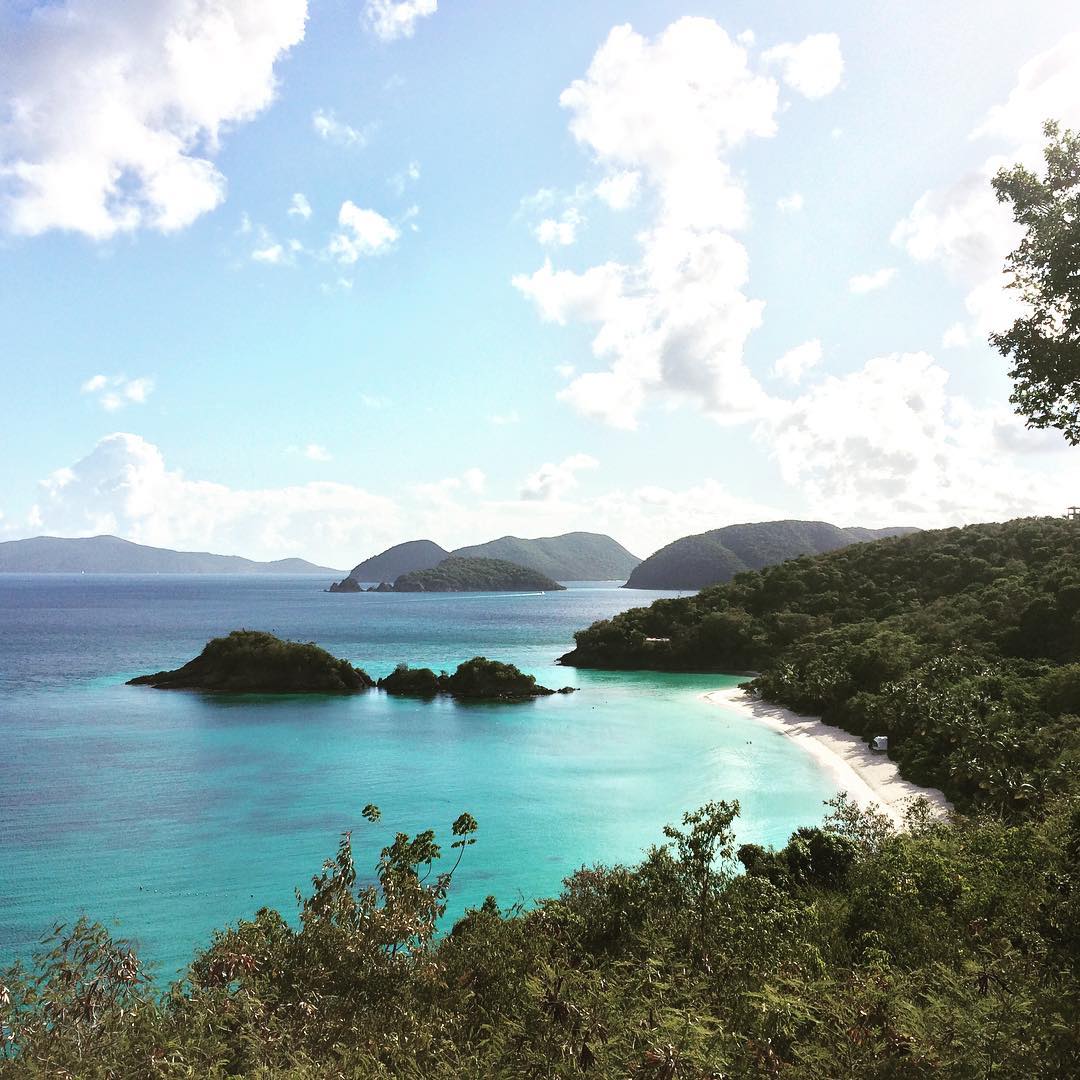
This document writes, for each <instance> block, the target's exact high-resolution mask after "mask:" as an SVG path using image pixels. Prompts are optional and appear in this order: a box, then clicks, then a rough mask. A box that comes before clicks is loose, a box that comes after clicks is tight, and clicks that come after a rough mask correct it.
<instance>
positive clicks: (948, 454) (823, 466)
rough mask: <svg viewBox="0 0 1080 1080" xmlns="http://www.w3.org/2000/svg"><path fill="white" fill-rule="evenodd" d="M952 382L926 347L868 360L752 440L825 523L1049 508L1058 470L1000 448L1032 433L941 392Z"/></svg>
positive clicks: (969, 517)
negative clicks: (1039, 467)
mask: <svg viewBox="0 0 1080 1080" xmlns="http://www.w3.org/2000/svg"><path fill="white" fill-rule="evenodd" d="M948 379H949V376H948V373H947V372H946V371H945V370H944V369H943V368H942V367H941V366H940V365H938V364H937V362H936V361H935V360H934V358H933V357H932V356H930V355H928V354H926V353H894V354H890V355H887V356H880V357H876V358H874V359H872V360H870V361H868V362H867V363H866V364H865V365H864V366H863V367H862V368H861V369H859V370H857V371H854V372H852V373H851V374H849V375H845V376H842V377H837V376H829V377H827V378H825V379H824V380H823V381H821V382H820V383H817V384H815V385H814V386H812V387H811V388H810V389H808V390H807V392H806V393H805V394H804V395H803V396H802V397H800V398H798V399H796V400H795V401H794V402H791V403H789V404H788V405H787V407H786V408H785V409H784V410H782V411H781V412H778V413H777V415H776V416H775V417H773V418H771V419H770V420H768V421H766V422H764V423H762V424H761V425H760V426H759V428H758V431H757V438H758V439H759V440H760V441H761V442H762V443H764V444H765V445H767V446H768V447H769V450H770V452H771V453H772V455H773V456H774V457H775V459H776V461H777V463H778V465H779V467H780V472H781V475H782V477H783V479H784V480H785V481H786V482H787V483H788V484H790V485H792V486H793V487H795V488H797V489H798V490H799V491H800V492H801V493H802V495H803V496H804V498H806V499H807V501H808V502H809V504H810V505H811V507H812V508H813V509H814V511H815V512H816V513H819V514H821V515H822V516H825V517H827V518H828V519H829V520H833V521H849V522H861V523H878V524H887V523H889V522H892V523H894V524H905V523H910V524H920V525H922V524H925V525H940V524H944V523H948V522H956V521H976V520H994V519H1000V518H1001V517H1007V516H1016V515H1025V514H1042V513H1050V512H1054V511H1055V510H1056V509H1057V504H1058V503H1059V502H1060V501H1061V495H1060V491H1061V477H1060V475H1059V476H1055V477H1053V478H1051V477H1047V476H1044V475H1041V474H1039V473H1038V472H1035V471H1031V470H1029V469H1026V468H1024V467H1023V466H1022V465H1021V464H1018V463H1017V462H1016V460H1015V459H1010V458H1009V457H1006V456H1004V455H1003V451H1004V450H1005V449H1006V448H1007V446H1008V440H1012V442H1013V449H1015V447H1016V446H1018V445H1023V444H1027V445H1032V444H1033V442H1034V441H1037V440H1033V439H1032V438H1030V436H1031V435H1032V433H1029V432H1025V431H1024V430H1023V429H1022V428H1020V427H1019V425H1017V424H1016V423H1014V422H1012V421H1011V420H1010V419H1009V418H1008V414H1007V413H1005V412H1004V411H1003V410H986V409H976V408H974V407H973V406H972V405H971V404H970V403H969V402H967V401H966V400H965V399H964V398H962V397H960V396H958V395H954V394H951V393H949V391H948ZM1073 471H1074V473H1075V471H1076V470H1075V469H1074V470H1073Z"/></svg>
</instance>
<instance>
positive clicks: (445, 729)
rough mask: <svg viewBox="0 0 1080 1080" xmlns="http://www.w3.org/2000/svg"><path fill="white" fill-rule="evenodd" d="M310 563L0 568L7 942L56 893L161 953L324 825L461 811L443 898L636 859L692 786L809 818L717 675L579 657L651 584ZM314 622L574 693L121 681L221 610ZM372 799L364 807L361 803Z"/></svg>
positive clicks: (375, 831)
mask: <svg viewBox="0 0 1080 1080" xmlns="http://www.w3.org/2000/svg"><path fill="white" fill-rule="evenodd" d="M323 584H324V583H323V582H321V581H318V580H313V579H311V578H292V577H289V578H278V577H256V578H252V577H228V578H190V577H188V578H185V577H167V576H154V577H149V576H148V577H135V578H132V577H124V578H119V577H98V576H95V577H91V576H66V575H65V576H48V577H29V576H22V575H0V747H2V752H0V963H6V962H8V961H10V960H11V959H12V958H13V957H15V956H26V955H28V954H29V952H30V951H31V949H32V948H33V945H34V943H35V941H36V940H37V939H38V937H39V936H40V934H41V933H42V932H43V931H44V930H46V929H47V928H48V926H49V924H50V921H51V920H53V919H66V918H71V917H72V916H74V915H76V914H78V913H79V912H82V911H85V912H86V913H87V914H89V915H91V916H92V917H94V918H98V919H102V920H104V921H108V922H111V921H113V920H117V921H118V926H119V930H120V932H121V933H123V934H125V935H127V936H129V937H132V938H134V939H135V940H136V941H137V942H138V943H139V945H140V948H141V950H142V952H143V954H144V955H145V957H146V958H147V959H151V960H154V961H156V962H157V963H158V964H159V966H160V969H161V971H162V972H164V973H165V974H169V973H172V972H174V971H175V970H177V969H178V968H179V967H181V966H182V965H183V964H184V963H185V962H186V961H187V960H188V959H189V958H190V956H191V953H192V950H193V948H194V947H195V945H196V944H198V943H200V942H205V941H206V940H207V938H208V936H209V933H210V931H211V930H212V929H214V928H215V927H220V926H224V925H226V924H228V923H230V922H233V921H235V920H236V919H238V918H243V917H248V916H251V915H252V914H253V913H254V912H255V910H257V908H259V907H261V906H263V905H269V906H272V907H277V908H279V909H280V910H281V911H283V912H284V913H286V914H291V913H292V912H293V911H294V910H295V901H294V897H293V890H294V888H295V887H297V886H300V887H306V885H307V884H308V882H309V879H310V877H311V876H312V874H314V873H316V872H317V871H318V869H319V867H320V866H321V863H322V861H323V859H324V858H326V857H327V856H329V855H331V854H332V853H333V852H334V850H335V849H336V846H337V841H338V837H339V834H340V833H341V831H342V830H344V829H348V828H353V829H355V832H354V843H355V846H356V850H357V853H358V863H359V864H360V866H361V867H362V868H363V867H367V866H372V865H374V862H375V860H376V858H377V855H378V849H379V848H380V847H381V846H382V845H383V844H384V843H386V842H387V841H388V840H389V839H390V838H391V837H392V835H393V833H394V832H395V831H398V830H404V831H407V832H413V831H416V830H419V829H423V828H428V827H435V828H436V829H437V830H438V832H439V835H440V837H443V838H448V837H447V834H448V832H449V825H450V823H451V822H452V821H453V819H454V818H455V817H457V815H458V814H459V813H461V812H462V811H465V810H468V811H469V812H470V813H472V814H473V815H474V816H475V817H476V818H477V820H478V821H479V824H480V830H479V833H478V842H477V844H476V845H474V846H473V847H471V848H469V849H468V851H467V853H466V858H465V860H464V862H463V863H462V866H461V868H460V870H459V871H458V875H457V877H456V878H455V884H454V891H453V895H452V901H451V905H450V910H449V913H448V915H449V917H454V916H455V915H457V914H460V912H461V911H462V910H463V909H464V907H465V906H466V905H475V904H478V903H479V902H480V901H482V900H483V898H484V897H485V896H486V895H488V894H489V893H493V894H494V895H495V896H496V897H497V898H498V900H499V901H500V903H502V904H504V905H505V904H510V903H513V902H515V901H519V900H523V901H526V902H527V901H529V900H531V899H533V898H535V897H539V896H545V895H551V894H552V893H554V892H556V891H557V890H558V888H559V885H560V882H561V881H562V879H563V878H564V877H565V876H566V875H567V874H569V873H571V872H572V871H573V870H574V869H576V868H577V867H579V866H581V865H583V864H591V863H595V862H609V863H610V862H618V861H623V862H632V861H635V860H636V859H637V858H638V857H639V856H640V854H641V852H642V851H643V849H645V848H646V847H647V846H648V845H650V844H652V843H655V842H657V841H658V840H659V839H660V829H661V827H662V826H663V825H664V824H665V823H666V822H669V821H675V820H677V819H678V817H679V815H680V814H681V813H682V812H683V811H684V810H687V809H692V808H694V807H696V806H698V805H700V804H701V803H703V802H705V801H706V800H708V799H711V798H728V799H731V798H737V799H739V800H740V802H741V803H742V808H743V809H742V818H741V820H740V823H739V836H740V839H741V840H743V841H749V840H754V841H758V842H767V843H776V842H782V841H784V840H785V839H786V837H787V836H788V834H789V833H790V832H791V830H792V829H793V828H795V827H796V826H797V825H800V824H805V823H807V822H810V821H816V820H819V819H820V818H821V816H822V814H823V812H824V811H823V807H822V803H823V801H824V800H825V799H827V798H830V797H831V796H832V795H833V794H834V789H833V788H832V786H831V784H830V781H829V779H828V777H827V776H826V775H825V774H824V773H823V772H821V771H820V770H819V769H818V767H817V765H816V764H815V763H814V761H813V760H812V759H811V758H810V757H809V756H808V755H805V754H803V753H801V752H800V751H799V750H798V749H797V748H796V747H794V746H792V745H791V744H790V742H789V741H787V740H785V739H783V738H782V737H781V736H779V735H777V734H775V733H772V732H770V731H768V730H766V729H763V728H760V727H758V726H757V725H755V724H754V723H753V722H752V721H748V720H746V719H744V718H742V717H740V716H738V715H737V714H733V713H728V712H725V711H724V710H723V709H722V708H719V707H717V706H715V705H710V704H708V703H706V702H703V701H702V700H701V699H700V695H701V693H702V692H703V691H705V690H707V689H712V688H715V687H717V686H720V685H724V684H725V683H727V684H731V683H734V682H737V681H738V680H736V679H727V680H725V679H724V678H722V677H717V676H715V675H713V676H682V675H661V674H638V673H635V674H626V673H605V672H587V671H577V670H574V669H568V668H566V669H564V668H559V667H557V666H555V665H554V664H553V660H554V658H555V657H557V656H558V655H559V654H560V653H562V652H564V651H565V650H566V649H567V648H568V647H569V646H570V644H571V639H572V633H573V630H574V629H577V628H579V627H582V626H585V625H587V624H588V623H589V622H591V621H592V620H594V619H596V618H601V617H604V616H607V615H610V614H613V613H614V612H616V611H619V610H622V609H624V608H626V607H631V606H635V605H637V604H642V603H647V602H649V601H650V600H652V599H653V598H655V597H656V596H659V595H671V594H660V593H647V592H643V591H634V592H628V591H626V590H619V589H616V588H614V587H612V586H611V585H610V584H609V583H594V584H589V583H579V584H576V585H575V586H574V587H572V588H571V589H569V590H568V591H567V592H564V593H557V594H550V593H549V594H546V595H490V594H488V595H453V596H446V595H444V596H435V595H432V596H422V595H420V596H418V595H415V594H412V595H400V596H399V595H393V594H359V595H351V594H348V595H333V594H327V593H323V592H321V591H320V589H321V587H322V585H323ZM240 626H245V627H249V628H254V629H266V630H272V631H273V632H275V633H278V634H280V635H281V636H284V637H290V638H294V639H297V640H302V641H317V642H318V643H319V644H320V645H323V646H324V647H326V648H327V649H329V650H331V651H332V652H334V653H335V654H336V655H339V656H344V657H347V658H349V659H350V660H352V661H353V662H354V663H357V664H359V665H360V666H362V667H364V668H366V669H367V670H368V671H369V672H370V673H371V674H372V675H374V676H376V677H377V676H379V675H382V674H385V673H386V672H388V671H390V670H391V669H392V668H393V666H394V664H395V663H397V662H398V661H400V660H405V661H407V662H408V663H410V664H413V665H426V666H431V667H434V668H436V669H439V668H449V669H452V668H453V667H454V666H455V665H456V664H457V663H459V662H460V661H462V660H465V659H468V658H469V657H471V656H474V655H476V654H486V655H488V656H493V657H496V658H498V659H501V660H508V661H512V662H514V663H516V664H518V665H519V666H520V667H522V668H523V669H525V670H528V671H530V672H532V673H534V674H536V675H537V676H538V678H539V679H540V681H541V682H542V683H544V684H545V685H548V686H553V687H557V686H562V685H565V684H567V683H570V684H571V685H574V686H579V687H581V690H580V692H579V693H576V694H572V695H568V696H555V697H552V698H546V699H541V700H537V701H534V702H530V703H527V704H523V705H480V706H476V705H473V706H463V705H458V704H456V703H453V702H449V701H436V702H433V703H426V702H416V701H407V700H402V699H393V698H389V697H387V696H386V695H383V694H381V693H377V692H372V693H368V694H363V695H357V696H353V697H319V698H310V697H286V698H274V697H261V696H244V697H234V698H224V697H215V696H212V695H201V694H194V693H180V692H175V693H170V692H162V691H155V690H151V689H148V688H143V687H129V686H125V685H124V681H125V680H126V679H127V678H130V677H131V676H132V675H134V674H141V673H143V672H146V671H154V670H159V669H161V668H167V667H174V666H177V665H179V664H180V663H182V662H184V661H186V660H188V659H190V657H191V656H193V655H195V654H196V653H197V652H198V651H199V650H200V649H201V648H202V646H203V644H204V643H205V642H206V640H207V639H208V638H209V637H211V636H214V635H216V634H221V633H224V632H227V631H228V630H230V629H234V628H236V627H240ZM368 802H375V803H378V804H379V806H380V807H381V808H382V811H383V823H382V824H380V825H378V826H370V825H367V824H366V823H365V822H364V821H363V820H362V819H361V817H360V810H361V808H362V807H363V806H364V805H365V804H366V803H368Z"/></svg>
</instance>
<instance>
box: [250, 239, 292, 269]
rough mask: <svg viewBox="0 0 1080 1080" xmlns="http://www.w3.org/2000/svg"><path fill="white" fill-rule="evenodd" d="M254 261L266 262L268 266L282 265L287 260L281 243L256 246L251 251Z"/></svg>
mask: <svg viewBox="0 0 1080 1080" xmlns="http://www.w3.org/2000/svg"><path fill="white" fill-rule="evenodd" d="M251 257H252V259H253V260H254V261H255V262H260V263H266V264H267V265H269V266H282V265H283V264H284V263H285V262H287V261H288V256H287V255H286V253H285V246H284V245H283V244H276V243H274V244H267V245H266V246H265V247H257V248H255V249H254V250H253V251H252V252H251Z"/></svg>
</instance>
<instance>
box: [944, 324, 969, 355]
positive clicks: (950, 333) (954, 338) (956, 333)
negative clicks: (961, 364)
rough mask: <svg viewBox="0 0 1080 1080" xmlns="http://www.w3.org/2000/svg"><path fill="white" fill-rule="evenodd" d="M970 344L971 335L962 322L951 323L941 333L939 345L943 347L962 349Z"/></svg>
mask: <svg viewBox="0 0 1080 1080" xmlns="http://www.w3.org/2000/svg"><path fill="white" fill-rule="evenodd" d="M970 344H971V335H970V334H969V333H968V331H967V327H966V326H965V325H964V324H963V323H962V322H958V323H953V324H952V326H950V327H949V328H948V329H947V330H946V331H945V333H944V334H942V335H941V347H942V348H943V349H962V348H964V346H966V345H970Z"/></svg>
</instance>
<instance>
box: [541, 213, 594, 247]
mask: <svg viewBox="0 0 1080 1080" xmlns="http://www.w3.org/2000/svg"><path fill="white" fill-rule="evenodd" d="M584 221H585V218H584V217H583V216H582V214H581V211H580V210H578V209H576V208H575V207H570V208H569V209H567V210H566V212H565V213H564V214H563V215H562V217H559V218H544V220H543V221H541V222H540V224H539V225H537V226H536V228H535V229H534V230H533V234H534V235H535V236H536V239H537V240H539V241H540V243H541V244H543V245H544V246H545V247H569V246H570V245H571V244H573V243H574V242H575V241H576V240H577V232H578V229H579V228H580V227H581V226H582V224H583V223H584Z"/></svg>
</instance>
